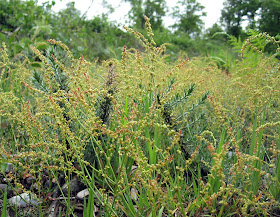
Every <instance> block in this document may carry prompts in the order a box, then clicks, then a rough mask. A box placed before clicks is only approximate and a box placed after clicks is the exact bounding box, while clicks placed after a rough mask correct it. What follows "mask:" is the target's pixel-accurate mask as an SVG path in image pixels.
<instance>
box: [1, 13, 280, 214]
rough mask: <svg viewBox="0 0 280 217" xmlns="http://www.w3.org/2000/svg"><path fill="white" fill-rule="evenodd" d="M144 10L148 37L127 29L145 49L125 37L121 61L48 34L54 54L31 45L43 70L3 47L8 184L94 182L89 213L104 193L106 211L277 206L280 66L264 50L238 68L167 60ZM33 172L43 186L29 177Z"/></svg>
mask: <svg viewBox="0 0 280 217" xmlns="http://www.w3.org/2000/svg"><path fill="white" fill-rule="evenodd" d="M145 19H146V30H147V36H148V37H147V38H145V37H144V36H143V35H142V34H140V33H139V32H137V31H134V30H132V29H129V28H126V30H127V31H129V32H130V33H132V34H133V35H134V36H135V37H136V38H137V39H138V40H139V41H140V43H141V44H142V46H143V48H144V50H145V51H144V52H139V51H138V50H135V49H133V48H127V47H126V46H125V47H124V48H123V53H122V59H121V60H116V59H112V60H108V61H104V62H102V63H101V64H96V63H90V62H88V61H86V60H85V59H84V58H83V56H81V58H79V59H75V58H74V57H73V55H72V54H71V52H70V51H69V49H68V48H67V46H66V45H64V44H63V43H62V42H58V41H55V40H49V41H48V42H49V43H50V44H51V45H52V46H53V47H52V48H49V49H50V50H47V51H46V52H45V55H44V54H43V53H42V52H41V51H39V50H37V49H36V48H31V49H32V50H33V52H34V53H35V55H36V56H37V57H38V58H39V59H40V63H38V64H37V65H36V66H40V67H37V68H34V63H32V64H31V63H30V62H29V60H28V58H26V60H25V61H23V62H17V63H15V62H12V61H11V60H10V59H9V57H8V55H7V48H6V47H5V45H4V44H3V45H2V49H1V56H0V69H1V70H2V74H1V80H0V85H1V86H0V87H1V89H0V102H1V103H0V111H1V113H0V118H1V124H2V123H5V126H6V125H7V126H9V127H6V128H4V129H2V128H1V135H4V136H3V137H2V140H1V150H2V152H1V153H2V154H1V161H0V164H4V163H6V162H10V163H12V164H13V165H14V168H15V171H14V172H13V173H9V174H8V177H7V178H9V180H11V183H10V185H12V186H13V188H14V190H15V191H16V192H22V191H32V192H33V193H35V194H37V195H38V198H46V197H47V195H48V194H49V193H50V192H53V191H54V186H51V185H48V186H46V183H47V180H48V179H49V180H57V183H58V180H59V177H60V175H61V174H63V177H64V182H66V183H69V182H70V181H71V179H72V178H73V177H74V176H77V177H78V178H79V180H80V181H81V182H83V183H84V185H85V186H87V187H88V188H89V189H90V192H91V193H90V197H89V200H88V203H86V202H85V207H86V208H85V209H84V213H92V210H93V202H94V203H99V204H100V210H101V211H102V212H104V215H105V216H119V215H123V216H161V215H163V214H164V215H169V216H174V215H176V216H187V215H189V216H197V215H207V214H208V215H209V214H211V215H215V216H227V215H234V214H237V215H255V214H256V213H258V212H261V213H262V214H263V215H268V214H271V213H272V212H273V209H274V208H276V207H277V206H278V207H279V192H278V191H277V186H279V182H280V179H279V174H280V173H279V168H280V166H279V159H278V158H279V157H278V155H279V144H280V139H279V138H280V137H279V135H280V132H279V118H278V117H279V115H278V114H279V111H278V109H277V106H278V104H279V97H278V96H279V86H277V84H278V83H279V76H278V75H277V74H276V73H270V72H271V71H273V70H276V69H277V68H276V65H275V64H271V61H270V60H271V58H270V57H265V56H264V55H262V54H259V55H260V56H258V58H257V62H256V63H254V64H256V65H255V66H254V67H253V66H252V65H251V64H250V60H241V61H239V62H236V63H235V64H234V67H232V68H231V71H230V72H229V73H228V74H225V73H224V72H223V71H222V70H220V69H218V67H217V65H216V63H215V62H213V61H211V60H209V59H206V58H202V57H200V58H194V59H192V60H190V59H184V60H178V62H176V63H174V64H167V62H166V61H165V58H166V56H165V49H166V47H165V45H161V46H159V47H157V45H156V43H155V41H154V40H153V32H152V28H151V26H150V23H149V19H148V18H147V17H146V18H145ZM244 51H245V50H244ZM255 60H256V59H255ZM255 60H254V61H255ZM208 91H209V92H208ZM275 115H276V116H275ZM277 115H278V116H277ZM135 168H137V169H136V170H135ZM27 174H28V176H32V177H34V178H35V180H36V183H37V186H38V187H37V188H36V189H35V188H30V186H29V187H28V186H24V185H23V184H22V182H21V179H22V178H23V177H26V175H27ZM46 174H48V175H46ZM272 183H274V185H273V184H272ZM273 186H275V187H273ZM58 187H59V188H61V186H60V185H59V186H58ZM60 190H61V189H60ZM61 193H62V192H61ZM68 193H69V194H70V192H68ZM69 194H68V196H66V195H63V196H64V197H65V204H66V215H71V214H73V207H72V203H71V201H70V195H69ZM94 195H95V196H96V197H94ZM44 206H45V204H42V203H40V205H39V209H41V210H42V212H43V207H44Z"/></svg>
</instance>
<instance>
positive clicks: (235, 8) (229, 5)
mask: <svg viewBox="0 0 280 217" xmlns="http://www.w3.org/2000/svg"><path fill="white" fill-rule="evenodd" d="M279 9H280V3H279V1H275V0H271V1H270V0H264V1H260V0H238V1H233V0H227V1H225V2H224V8H223V9H222V16H221V22H222V23H223V24H224V25H225V28H226V32H227V33H228V34H231V35H234V36H235V37H238V36H240V35H242V34H243V33H242V27H241V25H242V22H243V21H245V20H247V21H249V24H248V26H247V28H250V29H258V30H259V31H261V32H267V33H268V34H270V35H274V36H276V35H277V34H279V27H280V23H279Z"/></svg>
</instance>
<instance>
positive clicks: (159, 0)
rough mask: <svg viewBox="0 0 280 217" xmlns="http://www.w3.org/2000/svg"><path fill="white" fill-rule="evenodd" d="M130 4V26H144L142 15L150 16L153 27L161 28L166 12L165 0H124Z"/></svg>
mask: <svg viewBox="0 0 280 217" xmlns="http://www.w3.org/2000/svg"><path fill="white" fill-rule="evenodd" d="M125 1H126V2H129V3H130V4H131V10H130V11H129V17H130V20H131V21H132V26H133V27H134V28H137V29H144V28H145V19H144V16H147V17H149V18H150V23H151V25H152V26H153V28H154V29H163V17H164V16H165V14H166V2H165V0H125Z"/></svg>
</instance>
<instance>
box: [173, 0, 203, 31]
mask: <svg viewBox="0 0 280 217" xmlns="http://www.w3.org/2000/svg"><path fill="white" fill-rule="evenodd" d="M203 9H204V6H202V5H201V4H200V3H198V2H197V1H196V0H181V1H178V2H177V6H176V7H174V8H173V13H172V15H173V17H174V18H175V19H176V20H177V22H176V23H175V24H174V25H173V26H172V27H173V28H174V29H175V30H176V32H181V33H184V34H187V35H188V36H191V35H199V34H200V33H201V31H202V28H203V25H204V22H203V20H202V19H201V17H202V16H206V12H203Z"/></svg>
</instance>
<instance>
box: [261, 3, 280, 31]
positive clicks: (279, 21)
mask: <svg viewBox="0 0 280 217" xmlns="http://www.w3.org/2000/svg"><path fill="white" fill-rule="evenodd" d="M258 23H259V30H260V31H261V32H267V33H269V34H270V35H273V36H275V35H277V34H279V33H280V1H279V0H262V2H261V8H260V19H259V20H258Z"/></svg>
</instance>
